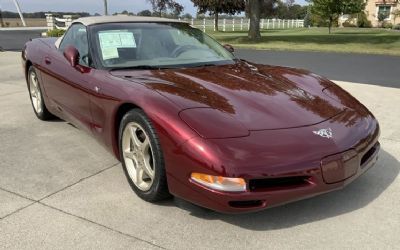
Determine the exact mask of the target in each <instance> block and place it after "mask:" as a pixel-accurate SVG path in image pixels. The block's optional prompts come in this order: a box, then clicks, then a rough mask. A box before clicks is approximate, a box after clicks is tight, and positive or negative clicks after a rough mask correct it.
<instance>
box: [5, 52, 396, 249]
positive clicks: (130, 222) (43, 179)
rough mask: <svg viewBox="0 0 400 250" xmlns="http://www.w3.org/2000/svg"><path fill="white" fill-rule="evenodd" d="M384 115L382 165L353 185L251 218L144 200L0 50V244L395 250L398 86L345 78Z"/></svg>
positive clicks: (175, 202) (14, 56) (15, 55)
mask: <svg viewBox="0 0 400 250" xmlns="http://www.w3.org/2000/svg"><path fill="white" fill-rule="evenodd" d="M339 84H340V85H341V86H343V87H344V88H345V89H347V90H348V91H350V92H351V93H352V94H354V95H355V96H356V97H357V98H359V100H361V101H362V102H363V103H364V104H366V106H368V107H369V108H370V109H371V110H372V111H373V113H374V114H375V115H376V116H377V118H378V119H379V121H380V123H381V127H382V135H381V144H382V151H381V155H380V159H379V161H378V163H377V165H376V166H375V167H374V168H373V169H371V170H370V171H369V172H367V173H366V174H365V175H363V176H362V177H361V178H359V179H358V180H357V181H356V182H354V183H352V184H351V185H349V186H348V187H347V188H346V189H344V190H341V191H337V192H334V193H329V194H326V195H323V196H319V197H316V198H312V199H309V200H304V201H300V202H296V203H292V204H288V205H285V206H282V207H277V208H272V209H268V210H265V211H262V212H258V213H253V214H245V215H223V214H219V213H216V212H211V211H208V210H205V209H202V208H199V207H197V206H195V205H192V204H189V203H187V202H185V201H182V200H180V199H174V200H171V201H167V202H164V203H160V204H156V205H155V204H150V203H146V202H144V201H142V200H140V199H139V198H137V197H136V196H135V195H134V194H133V192H132V191H131V189H130V187H129V185H128V183H127V182H126V180H125V177H124V175H123V172H122V169H121V165H120V164H119V162H118V161H117V160H115V159H114V158H113V157H112V156H111V155H110V154H109V153H107V152H106V151H105V149H103V148H102V147H101V146H99V145H98V144H97V143H96V142H95V141H94V140H93V139H92V138H91V137H89V136H88V135H86V134H85V133H84V132H82V131H79V130H78V129H76V128H74V127H73V126H71V125H69V124H68V123H66V122H64V121H53V122H41V121H39V120H38V119H36V118H35V116H34V114H33V111H32V108H31V105H30V102H29V98H28V92H27V89H26V84H25V82H24V79H23V75H22V71H21V67H20V59H19V54H18V53H13V52H4V53H0V107H1V108H0V249H55V248H56V249H72V248H73V249H111V248H112V249H114V248H115V249H119V248H120V249H127V248H128V249H153V248H154V249H156V248H167V249H223V248H229V249H243V248H248V249H268V248H270V249H294V248H296V249H297V248H300V249H341V248H346V249H347V248H353V249H354V248H363V249H395V248H398V247H399V245H400V237H399V228H400V209H399V207H400V199H399V193H400V180H399V177H398V175H399V170H400V162H399V161H400V116H399V111H398V104H399V103H400V89H396V88H387V87H380V86H375V85H367V84H363V85H360V84H354V83H346V82H340V83H339Z"/></svg>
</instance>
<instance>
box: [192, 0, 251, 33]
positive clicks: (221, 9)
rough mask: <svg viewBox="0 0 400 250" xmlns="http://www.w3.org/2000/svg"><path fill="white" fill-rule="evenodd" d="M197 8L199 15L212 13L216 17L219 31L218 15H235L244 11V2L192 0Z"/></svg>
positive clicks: (240, 0)
mask: <svg viewBox="0 0 400 250" xmlns="http://www.w3.org/2000/svg"><path fill="white" fill-rule="evenodd" d="M191 1H192V2H193V4H194V6H195V7H198V9H199V11H198V12H199V13H201V14H204V13H206V12H210V14H212V15H214V23H215V30H217V31H218V15H219V14H222V13H227V14H230V15H234V14H236V13H240V12H242V11H244V8H245V2H244V0H225V1H220V0H191Z"/></svg>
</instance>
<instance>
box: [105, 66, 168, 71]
mask: <svg viewBox="0 0 400 250" xmlns="http://www.w3.org/2000/svg"><path fill="white" fill-rule="evenodd" d="M130 69H163V67H160V66H151V65H137V66H129V67H118V68H112V69H111V71H116V70H130ZM164 69H165V68H164Z"/></svg>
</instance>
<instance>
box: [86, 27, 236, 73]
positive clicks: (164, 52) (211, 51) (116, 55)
mask: <svg viewBox="0 0 400 250" xmlns="http://www.w3.org/2000/svg"><path fill="white" fill-rule="evenodd" d="M92 28H93V31H92V41H94V44H95V48H94V49H95V51H96V54H97V55H98V61H99V62H100V63H101V65H102V66H103V67H104V68H109V69H119V68H121V69H123V68H142V69H145V68H149V69H150V68H176V67H197V66H204V65H223V64H233V63H234V61H235V57H234V55H233V54H232V53H230V52H229V51H227V50H226V49H225V48H224V47H223V46H222V45H220V44H219V43H218V42H216V41H215V40H214V39H212V38H211V37H209V36H208V35H206V34H205V33H203V32H202V31H201V30H198V29H195V28H192V27H190V26H189V25H188V24H185V23H114V24H101V25H96V26H94V27H92Z"/></svg>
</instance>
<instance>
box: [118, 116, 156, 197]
mask: <svg viewBox="0 0 400 250" xmlns="http://www.w3.org/2000/svg"><path fill="white" fill-rule="evenodd" d="M122 150H123V152H122V154H123V160H124V163H125V166H126V169H127V171H128V175H129V177H130V178H131V180H132V182H133V183H134V184H135V186H136V187H137V188H139V189H140V190H142V191H148V190H150V188H151V186H152V185H153V182H154V176H155V168H154V166H155V162H154V155H153V150H152V147H151V144H150V139H149V136H148V135H147V133H146V132H145V130H144V129H143V128H142V126H140V125H139V124H138V123H136V122H131V123H128V124H127V125H126V126H125V129H124V131H123V134H122Z"/></svg>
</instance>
